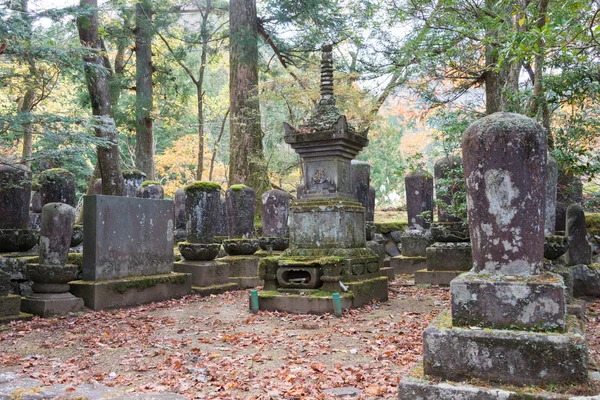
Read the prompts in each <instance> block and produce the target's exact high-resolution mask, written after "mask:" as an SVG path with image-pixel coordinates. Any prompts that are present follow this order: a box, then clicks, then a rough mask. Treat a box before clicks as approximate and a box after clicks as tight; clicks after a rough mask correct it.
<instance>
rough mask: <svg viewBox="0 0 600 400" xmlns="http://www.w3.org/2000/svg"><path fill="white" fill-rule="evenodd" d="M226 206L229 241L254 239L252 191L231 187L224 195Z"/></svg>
mask: <svg viewBox="0 0 600 400" xmlns="http://www.w3.org/2000/svg"><path fill="white" fill-rule="evenodd" d="M225 201H226V204H227V232H228V233H229V238H230V239H236V238H242V239H249V238H252V237H254V207H255V202H256V199H255V194H254V189H252V188H249V187H248V186H244V185H233V186H232V187H230V188H229V189H227V192H226V193H225Z"/></svg>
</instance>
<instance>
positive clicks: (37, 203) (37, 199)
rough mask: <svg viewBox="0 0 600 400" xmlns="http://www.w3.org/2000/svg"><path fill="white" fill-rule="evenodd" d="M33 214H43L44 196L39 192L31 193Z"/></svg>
mask: <svg viewBox="0 0 600 400" xmlns="http://www.w3.org/2000/svg"><path fill="white" fill-rule="evenodd" d="M31 212H32V213H41V212H42V195H41V194H40V192H39V190H36V191H35V192H31Z"/></svg>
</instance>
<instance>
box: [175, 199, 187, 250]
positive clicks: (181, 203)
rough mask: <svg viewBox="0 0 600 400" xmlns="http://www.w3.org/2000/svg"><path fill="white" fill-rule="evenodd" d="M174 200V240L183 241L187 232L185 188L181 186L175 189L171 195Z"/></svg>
mask: <svg viewBox="0 0 600 400" xmlns="http://www.w3.org/2000/svg"><path fill="white" fill-rule="evenodd" d="M173 201H174V204H175V206H174V213H175V232H174V236H175V242H176V243H179V242H185V241H186V238H187V232H186V231H185V222H186V216H185V190H184V189H183V188H180V189H177V190H176V191H175V194H174V195H173Z"/></svg>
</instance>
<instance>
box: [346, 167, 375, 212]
mask: <svg viewBox="0 0 600 400" xmlns="http://www.w3.org/2000/svg"><path fill="white" fill-rule="evenodd" d="M350 177H351V180H352V191H353V192H354V195H355V196H356V199H357V200H358V202H359V203H360V204H362V206H363V207H365V208H366V207H367V203H368V201H369V185H370V183H371V166H370V165H369V163H368V162H364V161H358V160H352V161H351V162H350Z"/></svg>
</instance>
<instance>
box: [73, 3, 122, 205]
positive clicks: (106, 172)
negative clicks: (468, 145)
mask: <svg viewBox="0 0 600 400" xmlns="http://www.w3.org/2000/svg"><path fill="white" fill-rule="evenodd" d="M80 5H81V6H83V7H88V8H89V7H92V8H93V10H91V11H89V13H88V14H87V15H82V16H80V17H79V18H78V19H77V28H78V31H79V40H80V41H81V44H82V45H83V46H85V47H89V48H90V53H88V54H86V55H84V56H83V61H84V62H85V64H86V65H85V75H86V80H87V88H88V92H89V94H90V100H91V103H92V114H93V115H94V116H95V117H96V118H95V120H96V121H95V122H96V124H95V128H94V129H95V131H96V136H98V137H101V138H105V139H107V140H108V141H109V143H110V144H108V145H106V146H98V149H97V151H98V163H99V165H100V175H101V177H102V194H105V195H113V196H123V195H125V182H124V180H123V175H122V173H121V158H120V155H119V146H118V144H117V143H118V139H117V127H116V126H115V121H114V119H113V117H112V115H111V111H110V93H109V90H108V78H107V74H106V71H105V70H104V67H103V65H104V63H103V60H102V55H101V54H100V49H101V46H100V37H99V35H98V10H97V9H98V2H97V0H80Z"/></svg>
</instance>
